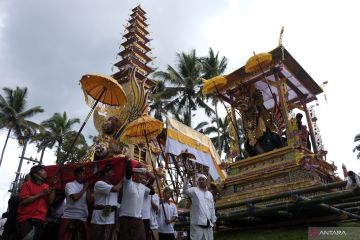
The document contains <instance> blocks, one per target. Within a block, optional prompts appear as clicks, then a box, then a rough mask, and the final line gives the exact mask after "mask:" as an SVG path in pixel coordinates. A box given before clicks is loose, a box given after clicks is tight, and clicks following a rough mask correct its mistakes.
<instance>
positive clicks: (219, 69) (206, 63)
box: [199, 48, 228, 79]
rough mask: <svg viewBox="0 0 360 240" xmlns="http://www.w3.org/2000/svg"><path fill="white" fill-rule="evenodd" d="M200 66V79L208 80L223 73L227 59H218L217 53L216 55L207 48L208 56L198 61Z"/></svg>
mask: <svg viewBox="0 0 360 240" xmlns="http://www.w3.org/2000/svg"><path fill="white" fill-rule="evenodd" d="M199 60H200V62H201V64H202V71H201V72H202V74H203V75H202V77H203V78H205V79H209V78H212V77H216V76H219V75H221V74H223V73H224V72H225V69H226V67H227V64H228V59H227V58H226V57H222V58H221V60H220V59H219V52H217V53H216V54H215V53H214V50H213V49H212V48H209V55H208V56H206V57H202V58H200V59H199Z"/></svg>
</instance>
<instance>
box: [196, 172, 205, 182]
mask: <svg viewBox="0 0 360 240" xmlns="http://www.w3.org/2000/svg"><path fill="white" fill-rule="evenodd" d="M195 178H196V181H199V179H200V178H205V180H206V179H207V177H206V175H204V174H202V173H197V174H196V176H195Z"/></svg>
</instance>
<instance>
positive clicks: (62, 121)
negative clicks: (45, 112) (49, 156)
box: [41, 112, 80, 162]
mask: <svg viewBox="0 0 360 240" xmlns="http://www.w3.org/2000/svg"><path fill="white" fill-rule="evenodd" d="M76 123H80V119H78V118H71V119H68V117H67V114H66V112H64V113H63V114H60V113H54V115H53V116H52V117H51V118H49V119H47V120H45V121H43V122H42V123H41V125H42V126H44V128H45V129H46V131H48V132H49V133H50V134H49V136H48V138H49V139H51V141H50V143H56V144H57V150H56V156H57V162H58V160H59V159H60V151H61V149H62V148H61V147H62V144H63V143H64V141H65V139H66V138H67V137H70V136H72V127H73V126H74V124H76ZM50 143H49V146H51V144H50ZM52 146H54V145H52Z"/></svg>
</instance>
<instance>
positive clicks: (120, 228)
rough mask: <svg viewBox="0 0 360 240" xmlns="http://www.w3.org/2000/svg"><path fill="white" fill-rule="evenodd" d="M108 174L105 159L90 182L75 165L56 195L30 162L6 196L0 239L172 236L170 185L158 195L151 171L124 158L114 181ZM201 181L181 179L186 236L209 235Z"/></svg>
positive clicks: (209, 207) (207, 201)
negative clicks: (188, 204)
mask: <svg viewBox="0 0 360 240" xmlns="http://www.w3.org/2000/svg"><path fill="white" fill-rule="evenodd" d="M114 176H115V171H114V166H112V165H110V164H108V165H106V166H105V167H104V168H103V169H102V170H101V171H100V177H99V179H98V181H96V182H95V184H94V186H93V187H90V185H89V183H88V182H86V181H85V169H84V168H83V167H78V168H76V169H75V170H74V177H75V179H74V181H72V182H68V183H67V184H66V185H65V191H64V192H65V196H61V195H55V187H54V186H55V183H56V181H57V179H56V178H53V179H52V181H50V183H45V179H46V178H47V173H46V170H45V169H44V167H43V166H42V165H36V166H34V167H32V168H31V170H30V173H29V179H26V180H25V181H24V183H23V184H22V186H21V188H20V191H19V194H18V195H16V196H13V197H12V198H11V199H10V200H9V215H12V217H10V216H9V217H8V218H7V222H6V223H5V226H4V232H3V239H8V240H13V239H14V240H15V239H18V240H42V239H45V240H47V239H64V240H82V239H84V240H91V239H94V240H95V239H97V240H98V239H103V240H115V239H119V240H128V239H129V240H168V239H169V240H174V239H176V231H175V229H174V223H175V221H177V219H178V212H177V206H176V204H175V203H174V202H173V201H171V196H172V189H170V188H168V187H165V188H164V190H163V192H162V194H161V195H162V196H161V198H162V199H160V197H159V196H158V195H157V194H156V193H155V191H154V189H153V187H152V184H153V182H154V179H155V176H154V174H152V173H151V172H150V171H148V170H147V169H146V168H145V167H144V166H143V165H138V166H136V167H133V166H132V164H131V161H130V160H127V162H126V168H125V177H124V178H123V179H121V180H120V181H119V182H117V183H116V184H115V185H114V184H112V182H113V178H114ZM206 180H207V177H206V176H205V175H202V174H198V175H197V183H198V184H197V186H196V187H190V186H189V184H188V182H187V181H186V182H185V184H184V189H183V190H184V193H185V194H187V195H188V196H189V197H190V199H191V202H192V205H191V212H190V236H187V239H193V240H203V239H204V240H212V239H213V231H212V229H213V227H214V225H215V222H216V216H215V208H214V200H213V196H212V194H211V193H210V192H209V191H208V190H207V181H206ZM64 198H65V199H64ZM12 201H13V202H12ZM14 209H15V210H14ZM90 210H91V211H90ZM14 216H15V217H14Z"/></svg>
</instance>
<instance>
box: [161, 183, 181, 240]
mask: <svg viewBox="0 0 360 240" xmlns="http://www.w3.org/2000/svg"><path fill="white" fill-rule="evenodd" d="M171 193H172V191H171V189H170V188H168V187H165V188H164V191H163V198H164V201H163V202H162V203H160V206H159V215H158V225H159V240H175V229H174V222H175V221H176V219H177V217H178V212H177V208H176V205H175V204H174V203H172V202H171V201H170V197H171ZM164 211H165V212H164Z"/></svg>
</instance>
